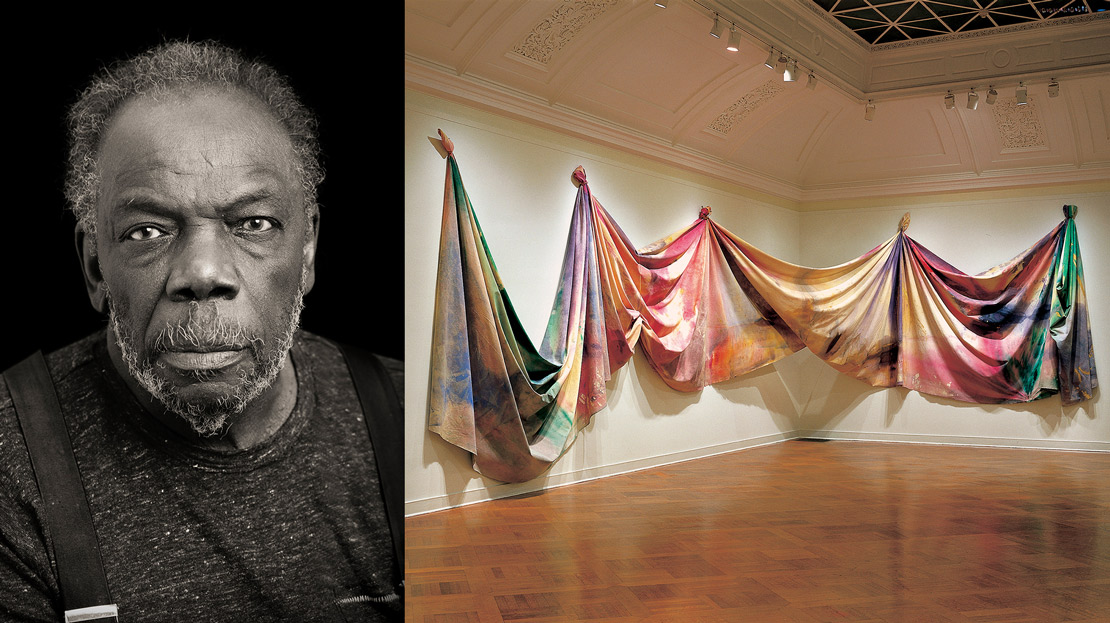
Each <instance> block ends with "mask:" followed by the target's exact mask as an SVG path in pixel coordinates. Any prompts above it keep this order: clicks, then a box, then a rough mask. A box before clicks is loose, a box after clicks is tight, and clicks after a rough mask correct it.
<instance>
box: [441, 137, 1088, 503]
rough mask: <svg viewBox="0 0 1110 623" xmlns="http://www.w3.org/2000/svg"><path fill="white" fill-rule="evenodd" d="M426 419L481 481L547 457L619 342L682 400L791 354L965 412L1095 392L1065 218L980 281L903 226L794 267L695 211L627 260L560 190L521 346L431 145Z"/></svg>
mask: <svg viewBox="0 0 1110 623" xmlns="http://www.w3.org/2000/svg"><path fill="white" fill-rule="evenodd" d="M444 144H445V146H446V147H447V148H448V158H447V179H446V184H445V190H444V203H443V222H442V234H441V240H440V254H439V273H438V281H437V286H436V302H435V326H434V330H433V338H432V371H431V383H430V387H429V398H428V422H429V424H428V425H429V428H430V429H431V430H432V431H433V432H435V433H437V434H438V435H440V436H441V437H443V438H444V439H445V440H447V441H448V442H450V443H452V444H454V445H456V446H459V447H461V448H463V449H465V450H467V451H468V452H470V453H471V454H472V455H473V461H474V468H475V469H476V470H477V471H478V472H480V473H482V474H484V475H486V476H488V477H490V478H493V479H496V480H500V481H504V482H523V481H526V480H530V479H532V478H534V477H536V476H537V475H539V474H540V473H542V472H543V471H544V470H545V469H547V467H549V466H550V465H551V463H552V462H554V461H555V460H556V459H557V458H559V456H560V455H561V454H562V453H563V452H564V451H565V450H566V448H567V447H569V445H570V443H571V442H572V441H573V439H574V436H575V435H576V434H577V431H578V429H579V428H580V427H581V426H582V425H584V424H586V423H587V422H588V421H589V418H590V417H591V416H592V415H593V414H594V413H597V412H598V411H599V410H600V409H601V408H602V407H604V406H605V386H606V382H607V381H608V380H609V378H610V374H611V373H612V372H613V371H614V370H617V369H618V368H619V367H620V366H622V365H623V364H624V363H625V362H627V361H628V359H629V358H630V357H631V356H632V352H633V350H634V349H635V348H636V347H637V346H638V347H639V348H640V349H641V350H642V351H643V353H644V355H645V358H646V359H647V361H649V362H650V364H651V366H652V367H653V368H654V369H655V370H656V372H658V373H659V375H660V377H661V378H662V379H663V380H664V381H665V382H666V383H667V384H668V385H670V386H671V387H673V388H674V389H676V390H679V391H694V390H697V389H699V388H702V387H705V386H706V385H709V384H712V383H717V382H719V381H723V380H725V379H728V378H731V377H733V376H737V375H741V374H745V373H747V372H750V371H752V370H754V369H756V368H759V367H761V366H764V365H767V364H769V363H773V362H775V361H777V360H779V359H781V358H782V357H785V356H786V355H788V354H790V353H792V352H794V351H797V350H800V349H801V348H809V349H810V350H811V351H812V352H813V353H814V354H816V355H817V356H818V357H820V358H821V359H823V360H824V361H826V362H828V363H829V365H831V366H833V367H834V368H836V369H837V370H839V371H841V372H843V373H845V374H849V375H851V376H854V377H856V378H858V379H860V380H863V381H865V382H867V383H870V384H871V385H875V386H881V387H893V386H899V385H900V386H903V387H906V388H909V389H912V390H915V391H918V392H922V393H925V394H931V395H935V396H944V397H948V398H952V399H955V400H960V401H967V402H977V403H1004V402H1023V401H1029V400H1034V399H1037V398H1041V397H1044V396H1048V395H1051V394H1055V393H1059V394H1060V396H1061V399H1062V401H1063V402H1064V403H1065V404H1067V403H1073V402H1077V401H1081V400H1084V399H1087V398H1089V397H1090V396H1091V392H1092V390H1093V389H1094V388H1095V387H1096V386H1097V384H1098V381H1097V377H1096V375H1095V366H1094V359H1093V353H1092V348H1091V335H1090V327H1089V322H1088V318H1087V309H1086V295H1085V292H1084V287H1083V267H1082V262H1081V260H1080V256H1079V245H1078V242H1077V240H1076V233H1075V221H1074V218H1073V217H1074V216H1075V208H1074V206H1067V207H1066V208H1065V214H1066V218H1065V220H1064V221H1063V222H1061V223H1060V225H1059V226H1058V227H1056V228H1055V229H1054V230H1053V231H1052V232H1050V233H1049V234H1048V235H1047V236H1045V237H1044V238H1043V239H1041V240H1040V241H1039V242H1037V243H1036V244H1035V245H1033V246H1032V247H1031V248H1029V249H1028V250H1027V251H1025V252H1024V253H1022V254H1021V255H1020V256H1018V257H1017V258H1014V259H1013V260H1011V261H1009V262H1007V263H1005V264H1002V265H1000V266H998V267H996V268H994V269H991V270H989V271H986V272H985V273H983V274H980V275H974V276H972V275H967V274H964V273H962V272H960V271H959V270H957V269H955V268H953V267H952V266H950V265H949V264H947V263H946V262H944V261H943V260H941V259H940V258H938V257H937V256H935V255H933V254H932V253H931V252H929V251H928V250H927V249H925V248H924V247H922V246H921V245H920V244H918V243H917V242H915V241H914V240H913V239H911V238H910V237H909V236H907V235H906V234H905V231H904V227H903V228H902V229H901V230H900V231H899V232H898V233H897V234H896V235H895V236H894V237H892V238H891V239H889V240H887V241H886V242H884V243H883V244H881V245H879V246H878V247H876V248H874V249H873V250H871V251H870V252H868V253H866V254H864V255H863V256H862V257H859V258H857V259H855V260H852V261H850V262H847V263H845V264H842V265H840V266H834V267H831V268H807V267H803V266H798V265H795V264H790V263H788V262H784V261H782V260H778V259H775V258H774V257H771V256H770V255H768V254H766V253H763V252H761V251H760V250H758V249H756V248H755V247H752V246H751V245H749V244H747V243H746V242H744V241H743V240H741V239H740V238H738V237H736V236H735V235H733V234H731V233H729V232H728V231H726V230H724V229H722V228H721V227H720V226H718V225H717V224H716V223H714V222H713V221H712V220H710V219H709V218H708V216H709V214H708V212H709V209H708V208H705V209H703V210H702V214H701V215H700V217H699V218H698V219H697V220H696V221H695V222H694V223H693V224H692V225H690V226H689V227H687V228H686V229H684V230H682V231H680V232H677V233H675V234H673V235H671V236H668V237H667V238H664V239H663V240H660V241H658V242H655V243H654V244H651V245H649V246H648V247H645V248H643V249H639V250H637V249H636V248H635V247H634V246H633V245H632V244H631V243H630V242H629V240H628V239H627V237H626V236H625V235H624V233H623V232H622V231H621V229H620V228H619V227H618V226H617V224H616V223H615V222H614V221H613V219H612V218H611V217H610V215H609V214H608V213H607V212H606V211H605V210H604V209H603V208H602V206H601V204H600V203H599V202H598V201H597V199H596V198H594V197H593V195H592V194H591V192H590V189H589V185H588V184H587V183H586V176H585V172H584V171H583V170H582V169H581V167H579V169H578V170H576V171H575V173H574V175H575V178H576V179H577V180H578V182H579V184H580V185H579V190H578V196H577V199H576V201H575V207H574V215H573V217H572V220H571V227H570V235H569V237H568V241H567V249H566V255H565V256H564V259H563V266H562V272H561V279H560V282H559V283H560V286H559V290H558V292H556V294H555V300H554V303H553V305H552V309H551V315H550V317H549V322H548V326H547V331H546V333H545V335H544V338H543V341H542V342H540V343H539V345H538V347H537V346H536V345H534V344H533V343H532V342H531V340H530V339H529V338H528V336H527V334H526V333H525V332H524V330H523V328H522V325H521V323H520V322H519V320H518V318H517V316H516V312H515V311H514V310H513V306H512V302H511V301H510V299H509V294H508V292H507V291H506V289H505V287H504V285H503V284H502V283H501V279H500V277H499V275H498V272H497V267H496V265H495V264H494V261H493V256H492V255H491V253H490V250H489V248H488V246H487V245H486V243H485V239H484V237H483V235H482V229H481V226H480V225H479V223H478V219H477V217H476V216H475V214H474V209H473V206H472V205H471V203H470V199H469V198H468V197H467V194H466V190H465V189H464V188H463V183H462V177H461V175H460V173H459V169H458V164H457V163H456V161H455V158H454V156H453V155H452V154H451V146H450V142H449V141H448V140H446V139H445V140H444Z"/></svg>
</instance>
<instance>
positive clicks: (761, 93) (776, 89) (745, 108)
mask: <svg viewBox="0 0 1110 623" xmlns="http://www.w3.org/2000/svg"><path fill="white" fill-rule="evenodd" d="M783 90H784V87H783V82H782V80H779V79H776V78H772V79H771V80H768V81H767V82H764V83H763V84H761V85H759V86H758V87H756V88H754V89H752V90H751V91H750V92H748V94H747V95H745V96H744V97H741V98H740V99H738V100H736V103H735V104H733V105H732V106H729V107H728V108H727V109H725V111H724V112H722V113H721V114H720V115H719V116H718V117H717V118H716V119H714V120H713V122H712V123H710V124H709V125H708V126H706V128H705V129H706V130H707V131H709V132H713V133H714V134H719V135H721V136H728V133H729V132H731V131H732V130H733V128H735V127H736V126H737V125H738V124H739V123H740V122H741V121H743V120H744V118H745V117H747V116H748V115H749V114H751V113H752V112H753V111H754V110H755V109H757V108H759V107H760V106H762V105H763V104H765V103H767V102H768V101H770V100H771V99H773V98H774V97H775V96H776V95H778V94H779V93H782V92H783Z"/></svg>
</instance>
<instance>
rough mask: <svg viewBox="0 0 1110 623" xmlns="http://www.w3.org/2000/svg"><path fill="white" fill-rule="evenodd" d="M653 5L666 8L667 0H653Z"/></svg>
mask: <svg viewBox="0 0 1110 623" xmlns="http://www.w3.org/2000/svg"><path fill="white" fill-rule="evenodd" d="M655 6H657V7H659V8H661V9H665V8H667V0H655Z"/></svg>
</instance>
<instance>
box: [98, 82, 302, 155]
mask: <svg viewBox="0 0 1110 623" xmlns="http://www.w3.org/2000/svg"><path fill="white" fill-rule="evenodd" d="M116 143H123V144H124V146H125V147H126V149H125V150H123V151H122V152H117V153H112V152H113V150H112V147H114V146H115V144H116ZM229 147H235V148H239V149H248V150H249V151H251V152H252V154H251V155H253V156H256V157H257V156H258V155H260V153H265V152H270V154H271V155H272V156H273V157H275V158H291V157H292V143H291V141H290V140H289V137H288V135H287V134H286V132H285V130H284V128H283V127H282V126H281V124H280V123H278V121H277V120H276V119H275V118H274V116H273V115H272V114H271V113H270V112H269V111H268V110H267V109H266V108H265V106H264V105H263V104H262V103H261V102H259V101H258V100H257V99H256V98H254V97H253V96H250V95H247V94H244V93H242V92H238V91H226V90H219V91H217V90H213V89H203V90H196V91H188V92H170V93H166V94H162V95H160V96H158V97H152V96H138V97H134V98H131V99H130V100H128V101H127V102H126V103H125V104H124V105H123V106H122V107H121V108H120V109H119V110H118V111H117V112H116V114H115V115H113V118H112V121H111V122H110V123H109V124H108V127H107V129H106V131H105V133H104V136H103V138H102V140H101V144H100V149H99V152H100V154H99V155H100V156H101V158H104V157H109V158H110V157H113V156H115V157H119V156H132V157H142V158H149V157H152V156H155V155H156V154H155V153H154V152H160V153H163V154H165V153H170V152H179V151H190V150H191V151H194V152H200V154H201V155H203V152H205V151H211V152H214V153H216V154H218V153H219V152H221V151H226V150H227V148H229ZM253 152H259V153H253ZM104 164H107V163H104Z"/></svg>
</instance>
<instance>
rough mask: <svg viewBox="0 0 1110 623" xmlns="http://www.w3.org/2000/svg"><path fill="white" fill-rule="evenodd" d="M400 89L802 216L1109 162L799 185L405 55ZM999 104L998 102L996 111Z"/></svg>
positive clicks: (1081, 179) (1100, 178)
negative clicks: (781, 205)
mask: <svg viewBox="0 0 1110 623" xmlns="http://www.w3.org/2000/svg"><path fill="white" fill-rule="evenodd" d="M405 87H406V89H411V90H413V91H416V92H420V93H426V94H428V95H432V96H434V97H438V98H441V99H446V100H449V101H454V102H457V103H461V104H465V105H467V106H470V107H473V108H476V109H478V110H483V111H486V112H491V113H494V114H497V115H499V116H504V117H508V118H511V119H515V120H517V121H520V122H523V123H528V124H531V125H537V126H540V127H544V128H547V129H550V130H554V131H557V132H560V133H563V134H565V135H567V136H571V137H576V138H579V139H582V140H585V141H588V142H591V143H594V144H597V145H602V146H605V147H610V148H615V149H618V150H621V151H624V152H627V153H632V154H635V155H638V156H642V157H645V158H647V159H649V160H652V161H656V162H661V163H663V164H666V165H668V166H673V167H676V168H679V169H683V170H686V171H691V172H693V173H696V174H700V175H705V176H708V177H710V178H713V179H718V180H721V181H724V182H727V183H730V184H737V185H739V186H743V187H746V188H749V189H751V190H754V191H757V192H762V193H766V194H768V195H771V196H774V197H780V198H782V199H785V200H787V201H788V202H790V203H791V204H792V207H793V208H794V209H799V210H805V209H808V208H807V204H818V203H819V202H823V201H838V200H846V199H855V198H876V197H889V196H898V195H907V194H929V193H941V192H958V191H977V190H986V189H995V188H998V189H1002V188H1013V187H1015V186H1017V187H1031V186H1038V185H1048V184H1068V183H1091V182H1095V183H1105V180H1106V179H1107V171H1108V170H1110V164H1108V163H1106V162H1101V161H1100V162H1095V163H1089V164H1082V165H1079V166H1076V165H1073V164H1063V165H1053V166H1037V167H1021V168H1014V169H1007V170H999V171H987V172H964V173H957V174H943V175H926V176H920V177H903V176H897V177H893V178H888V179H879V180H871V181H845V182H838V183H834V184H809V185H806V184H797V183H793V182H790V181H787V180H783V179H781V178H778V177H775V176H771V175H766V174H763V173H760V172H758V171H754V170H752V169H749V168H747V167H744V166H741V165H737V164H734V163H730V162H727V161H725V160H722V159H721V158H718V157H713V156H709V155H707V154H705V153H703V152H700V151H698V150H694V149H689V148H684V147H682V146H679V145H675V144H674V143H673V142H670V141H667V140H664V139H660V138H659V137H655V136H650V135H648V134H645V133H642V132H638V131H635V130H633V129H631V128H627V127H624V126H621V125H619V124H616V123H612V122H609V121H606V120H603V119H600V118H597V117H594V116H589V115H583V114H582V113H579V112H576V111H574V110H570V109H568V108H565V107H556V106H551V105H550V104H548V103H546V102H544V101H542V100H539V99H537V98H535V97H533V96H529V95H527V94H525V93H521V92H519V91H514V90H510V89H505V88H504V87H501V86H499V85H496V84H493V83H490V82H487V81H481V80H478V79H475V78H474V77H472V76H461V75H458V74H456V73H454V72H452V71H449V70H447V68H444V67H442V66H437V65H435V64H429V63H427V62H426V61H423V60H421V59H419V58H416V57H412V56H410V55H408V54H406V58H405ZM1030 97H1032V96H1030ZM1001 103H1002V102H1001V101H999V102H997V103H996V105H998V104H1001Z"/></svg>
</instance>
